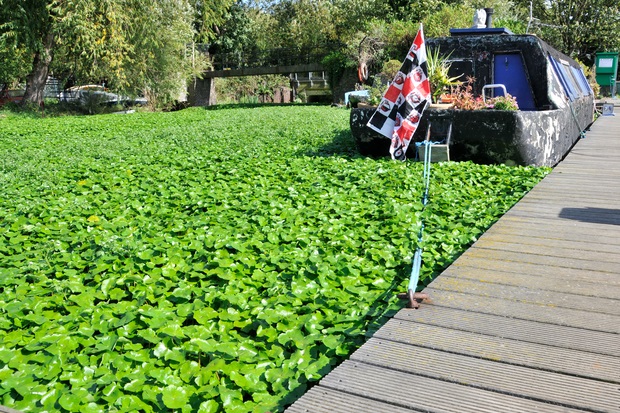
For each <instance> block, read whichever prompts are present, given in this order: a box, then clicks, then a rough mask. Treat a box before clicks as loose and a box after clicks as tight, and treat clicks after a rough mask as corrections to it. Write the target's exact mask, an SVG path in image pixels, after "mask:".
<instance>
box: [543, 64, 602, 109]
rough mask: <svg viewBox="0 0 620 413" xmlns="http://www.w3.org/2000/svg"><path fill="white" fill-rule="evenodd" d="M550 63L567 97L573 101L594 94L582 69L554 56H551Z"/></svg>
mask: <svg viewBox="0 0 620 413" xmlns="http://www.w3.org/2000/svg"><path fill="white" fill-rule="evenodd" d="M549 61H550V62H551V66H553V70H554V71H555V73H556V75H557V76H558V79H559V80H560V83H561V84H562V87H563V88H564V92H565V93H566V96H568V98H569V99H570V100H571V101H573V100H575V99H577V98H579V97H581V96H586V95H591V94H592V89H590V86H589V85H588V82H587V80H586V79H585V76H584V74H583V72H582V71H581V69H579V68H576V67H572V66H571V65H570V64H569V63H568V62H567V61H565V60H562V59H556V58H554V57H552V56H549Z"/></svg>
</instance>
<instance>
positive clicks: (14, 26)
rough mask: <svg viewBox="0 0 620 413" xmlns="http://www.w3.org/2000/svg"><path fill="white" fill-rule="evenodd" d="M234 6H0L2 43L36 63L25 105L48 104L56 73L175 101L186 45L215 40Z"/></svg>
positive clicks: (137, 2)
mask: <svg viewBox="0 0 620 413" xmlns="http://www.w3.org/2000/svg"><path fill="white" fill-rule="evenodd" d="M231 1H232V0H224V1H215V0H211V1H203V0H158V1H151V0H74V1H70V2H69V1H65V0H29V1H22V0H0V2H1V4H0V5H1V7H0V10H1V11H0V17H2V19H1V20H0V22H2V23H0V42H4V43H5V44H8V45H10V46H12V47H13V48H14V49H17V50H22V51H24V53H25V54H26V55H29V56H30V57H31V63H30V65H29V66H30V67H29V70H28V75H27V76H26V93H25V96H24V100H25V101H29V102H34V103H39V102H41V101H42V99H43V91H44V87H45V82H46V79H47V76H48V74H49V72H50V69H54V70H56V71H58V72H63V73H72V74H73V75H74V76H75V77H77V78H79V79H81V80H86V81H88V80H94V81H97V80H100V79H107V80H108V82H109V83H110V84H113V85H114V86H115V87H116V88H118V89H119V90H121V91H127V92H134V93H135V92H137V91H138V90H145V89H146V90H150V91H151V92H152V93H154V96H155V97H156V96H157V95H159V94H162V93H163V94H164V95H170V94H171V90H172V89H175V88H178V87H179V84H180V83H181V82H182V81H183V79H181V78H182V77H183V76H185V75H187V72H188V70H190V69H191V64H190V63H188V62H189V61H188V60H187V59H186V58H185V46H186V44H188V43H191V42H192V41H193V40H194V36H201V37H202V38H210V37H212V34H213V30H214V28H215V25H216V24H219V23H220V22H221V19H222V16H223V14H224V12H225V10H226V9H227V7H228V5H230V3H231ZM0 44H1V43H0Z"/></svg>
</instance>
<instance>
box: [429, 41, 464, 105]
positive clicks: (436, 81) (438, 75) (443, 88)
mask: <svg viewBox="0 0 620 413" xmlns="http://www.w3.org/2000/svg"><path fill="white" fill-rule="evenodd" d="M450 55H451V53H450V54H448V55H447V56H440V55H439V49H435V50H431V51H429V53H428V55H427V57H426V67H427V69H428V81H429V83H430V85H431V95H432V98H433V102H434V103H438V100H439V97H440V96H441V95H442V94H444V93H446V92H449V91H450V90H451V88H453V87H455V86H458V85H460V84H461V83H462V82H460V81H459V80H458V79H459V78H460V77H461V76H462V75H459V76H454V77H450V75H449V74H448V72H449V71H450V66H451V65H452V63H451V62H450V61H449V60H448V59H449V58H450Z"/></svg>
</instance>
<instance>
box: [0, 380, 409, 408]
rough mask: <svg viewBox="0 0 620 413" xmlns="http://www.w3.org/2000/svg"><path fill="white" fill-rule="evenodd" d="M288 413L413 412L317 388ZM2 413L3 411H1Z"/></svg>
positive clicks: (295, 404) (296, 403)
mask: <svg viewBox="0 0 620 413" xmlns="http://www.w3.org/2000/svg"><path fill="white" fill-rule="evenodd" d="M286 411H287V413H329V412H338V413H360V412H377V413H409V412H411V410H409V409H405V408H403V407H399V406H395V405H392V404H388V403H383V402H379V401H376V400H371V399H368V398H365V397H360V396H357V395H354V394H350V393H345V392H343V391H337V390H333V389H330V388H328V387H324V386H315V387H313V388H311V389H310V390H309V391H308V392H307V393H306V394H304V395H303V396H302V397H301V398H300V399H299V400H297V401H296V402H295V403H294V404H293V405H292V406H291V407H289V408H288V409H287V410H286ZM0 413H1V411H0Z"/></svg>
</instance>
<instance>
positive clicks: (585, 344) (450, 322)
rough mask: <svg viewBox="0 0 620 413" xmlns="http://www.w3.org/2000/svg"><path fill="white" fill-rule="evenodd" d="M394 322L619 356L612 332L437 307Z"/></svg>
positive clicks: (406, 314) (407, 314)
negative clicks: (420, 324)
mask: <svg viewBox="0 0 620 413" xmlns="http://www.w3.org/2000/svg"><path fill="white" fill-rule="evenodd" d="M431 298H432V297H431ZM394 319H399V320H405V321H410V322H415V323H422V324H429V325H433V326H437V327H445V328H449V329H454V330H462V331H467V332H471V333H477V334H483V335H488V336H496V337H503V338H507V339H513V340H520V341H527V342H529V343H537V344H545V345H549V346H554V347H562V348H567V349H573V350H579V351H585V352H591V353H598V354H606V355H609V356H615V357H620V345H619V343H618V341H619V340H620V338H619V337H618V335H617V334H614V333H609V332H602V331H592V330H584V329H581V328H576V327H567V326H560V325H555V324H548V323H541V322H538V321H531V320H521V319H518V318H511V317H504V316H498V315H495V314H485V313H473V312H472V311H467V310H463V309H456V308H448V307H440V306H436V305H424V306H423V307H422V308H421V309H420V310H417V311H406V310H405V311H399V312H398V313H397V314H396V315H395V316H394Z"/></svg>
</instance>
